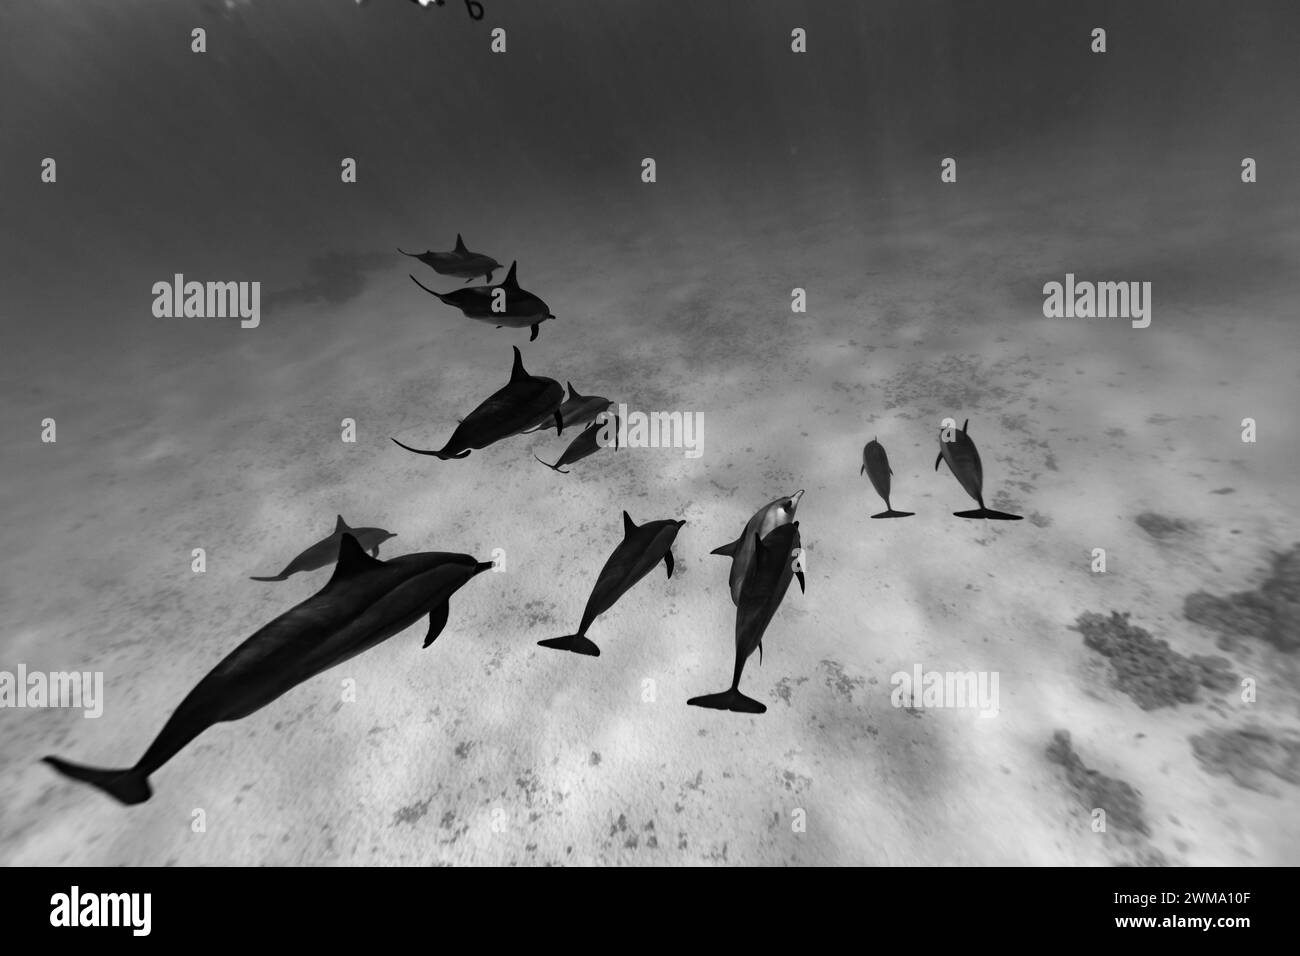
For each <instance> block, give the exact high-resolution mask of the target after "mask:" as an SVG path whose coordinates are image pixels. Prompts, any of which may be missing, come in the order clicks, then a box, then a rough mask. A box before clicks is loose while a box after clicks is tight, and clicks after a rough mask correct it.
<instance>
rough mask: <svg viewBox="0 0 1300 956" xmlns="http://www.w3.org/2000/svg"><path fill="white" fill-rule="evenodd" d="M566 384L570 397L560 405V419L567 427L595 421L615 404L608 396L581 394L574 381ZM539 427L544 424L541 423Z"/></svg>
mask: <svg viewBox="0 0 1300 956" xmlns="http://www.w3.org/2000/svg"><path fill="white" fill-rule="evenodd" d="M565 384H567V385H568V386H569V397H568V398H567V399H565V400H564V404H563V405H561V406H560V419H561V420H562V421H563V422H564V427H565V428H569V427H570V426H572V425H585V424H586V423H587V422H590V421H594V420H595V418H596V416H597V415H599V414H600V413H601V412H603V411H605V409H607V408H609V406H611V405H613V404H614V403H613V402H611V401H610V400H609V399H608V398H602V397H601V396H599V395H579V394H578V392H577V390H576V389H575V388H574V387H573V383H572V382H567V383H565ZM538 427H539V428H540V427H542V426H540V425H539V426H538ZM530 431H535V429H530Z"/></svg>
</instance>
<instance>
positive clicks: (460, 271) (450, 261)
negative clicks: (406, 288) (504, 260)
mask: <svg viewBox="0 0 1300 956" xmlns="http://www.w3.org/2000/svg"><path fill="white" fill-rule="evenodd" d="M397 251H398V252H400V253H401V254H402V255H404V256H410V257H411V258H412V259H419V260H420V261H421V262H423V263H424V264H425V265H426V266H428V267H429V268H431V269H433V271H434V272H436V273H438V274H439V275H444V276H456V277H457V278H459V279H464V280H465V281H466V282H468V281H470V280H471V279H473V278H474V277H476V276H482V277H483V279H484V280H485V281H487V282H491V281H492V272H493V270H496V269H500V268H501V263H499V262H497V261H496V260H495V259H493V258H492V257H491V256H488V255H484V254H483V253H481V252H470V251H469V250H468V249H466V248H465V240H464V239H462V238H461V237H460V233H457V234H456V248H455V249H453V250H452V251H451V252H421V253H415V252H407V251H406V250H404V249H400V248H399V249H398V250H397Z"/></svg>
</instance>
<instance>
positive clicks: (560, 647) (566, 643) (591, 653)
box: [537, 634, 600, 657]
mask: <svg viewBox="0 0 1300 956" xmlns="http://www.w3.org/2000/svg"><path fill="white" fill-rule="evenodd" d="M537 643H538V645H539V646H541V647H552V648H554V649H555V650H557V651H572V652H573V653H575V654H585V655H586V656H587V657H599V656H600V648H599V647H597V646H596V645H595V644H594V643H593V642H592V641H590V640H589V639H588V638H587V636H586V635H585V634H569V635H566V636H565V637H553V638H551V639H550V640H549V641H538V642H537Z"/></svg>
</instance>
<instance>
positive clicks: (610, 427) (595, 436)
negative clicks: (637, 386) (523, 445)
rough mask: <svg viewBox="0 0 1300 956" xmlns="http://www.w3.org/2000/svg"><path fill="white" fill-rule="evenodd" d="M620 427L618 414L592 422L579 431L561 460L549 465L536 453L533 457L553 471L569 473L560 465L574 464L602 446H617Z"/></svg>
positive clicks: (563, 473)
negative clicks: (605, 419) (604, 419)
mask: <svg viewBox="0 0 1300 956" xmlns="http://www.w3.org/2000/svg"><path fill="white" fill-rule="evenodd" d="M602 414H603V413H602ZM618 427H619V426H618V416H617V415H611V416H609V419H608V420H607V421H594V422H592V423H591V424H590V425H588V426H587V427H586V428H584V429H583V430H582V431H581V432H580V433H579V435H578V437H577V438H575V439H574V440H573V441H571V442H569V447H568V448H566V449H564V454H563V455H561V456H560V460H559V461H557V462H556V463H555V464H553V465H547V464H546V462H544V461H542V460H541V459H540V458H537V456H536V455H533V457H534V458H537V460H538V461H542V464H543V465H546V467H547V468H549V469H551V470H552V471H558V472H559V473H560V474H562V475H567V474H568V472H567V471H565V470H564V469H563V468H562V467H560V466H561V465H572V464H573V463H574V462H575V461H580V460H582V459H583V458H586V457H587V456H588V455H594V454H595V453H596V452H598V451H600V449H602V448H617V447H618Z"/></svg>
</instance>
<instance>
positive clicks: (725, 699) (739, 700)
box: [686, 688, 767, 714]
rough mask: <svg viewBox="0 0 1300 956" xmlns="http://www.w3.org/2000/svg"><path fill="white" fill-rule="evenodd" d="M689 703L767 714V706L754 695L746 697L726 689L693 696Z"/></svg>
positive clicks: (744, 712)
mask: <svg viewBox="0 0 1300 956" xmlns="http://www.w3.org/2000/svg"><path fill="white" fill-rule="evenodd" d="M686 703H687V705H688V706H690V707H708V708H710V709H711V710H730V711H732V712H734V713H737V714H765V713H767V707H766V706H765V705H763V704H760V703H759V702H758V701H756V700H754V698H752V697H746V696H745V695H744V694H742V693H741V692H740V691H738V690H735V689H734V688H733V689H732V690H724V691H723V692H722V693H721V694H706V695H705V696H703V697H692V698H691V699H690V700H688V701H687V702H686Z"/></svg>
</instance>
